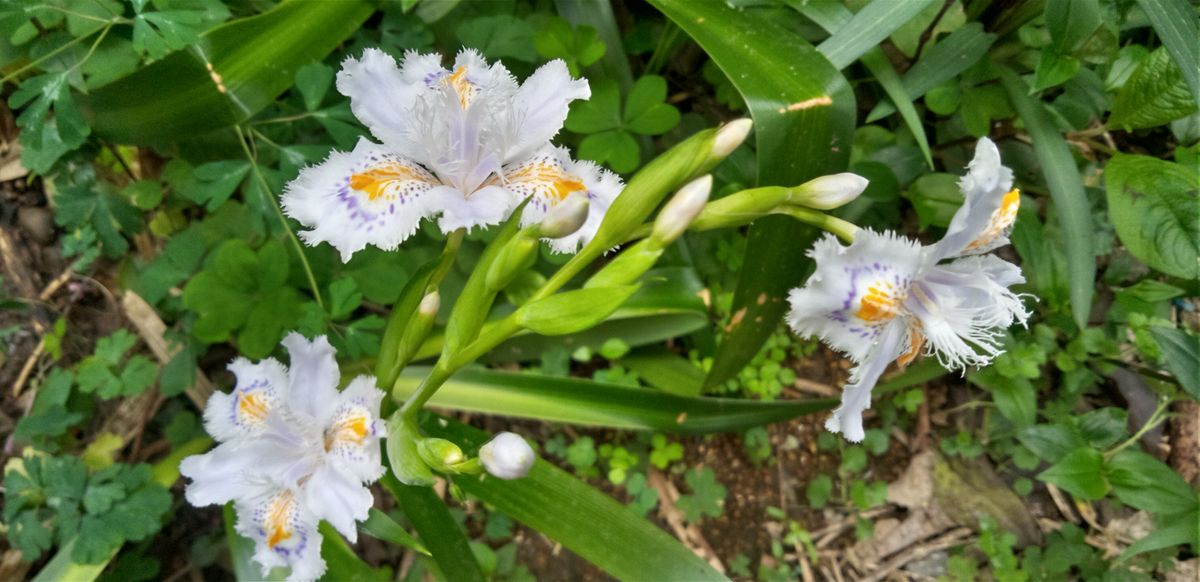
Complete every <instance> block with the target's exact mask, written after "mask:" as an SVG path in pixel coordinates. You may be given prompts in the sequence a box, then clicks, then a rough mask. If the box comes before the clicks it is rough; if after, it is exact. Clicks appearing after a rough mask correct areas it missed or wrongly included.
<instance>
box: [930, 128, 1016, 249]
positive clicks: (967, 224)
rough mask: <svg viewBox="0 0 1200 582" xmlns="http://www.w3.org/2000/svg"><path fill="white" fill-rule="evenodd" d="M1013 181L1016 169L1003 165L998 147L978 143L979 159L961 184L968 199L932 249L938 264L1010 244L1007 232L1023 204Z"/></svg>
mask: <svg viewBox="0 0 1200 582" xmlns="http://www.w3.org/2000/svg"><path fill="white" fill-rule="evenodd" d="M1012 180H1013V174H1012V170H1010V169H1008V168H1006V167H1004V166H1003V165H1002V164H1001V163H1000V150H998V149H997V148H996V144H994V143H992V141H991V140H989V139H987V138H986V137H985V138H982V139H980V140H979V142H978V143H977V144H975V158H974V159H972V160H971V162H970V163H969V164H968V165H967V174H966V175H965V176H963V177H962V179H961V180H959V183H958V184H959V188H961V189H962V193H963V197H964V198H965V200H964V201H963V205H962V207H960V208H959V209H958V212H956V213H955V214H954V218H952V219H951V220H950V226H949V227H947V228H946V236H944V237H942V240H940V241H938V242H937V244H935V245H933V247H932V251H931V252H932V255H933V259H934V261H935V262H936V261H938V260H941V259H945V258H950V257H957V256H961V255H964V254H974V253H980V252H985V251H987V250H990V249H992V248H996V247H997V246H1000V245H1001V244H1005V243H1007V233H1008V230H1009V229H1011V226H1012V223H1013V221H1014V220H1015V219H1016V212H1017V206H1019V204H1020V195H1019V194H1016V193H1015V191H1013V190H1012ZM1002 238H1003V242H1001V239H1002Z"/></svg>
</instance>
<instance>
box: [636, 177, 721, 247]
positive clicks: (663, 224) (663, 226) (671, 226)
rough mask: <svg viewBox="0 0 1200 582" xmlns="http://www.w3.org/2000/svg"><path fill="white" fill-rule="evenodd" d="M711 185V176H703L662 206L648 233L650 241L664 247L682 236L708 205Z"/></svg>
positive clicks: (689, 183) (688, 184)
mask: <svg viewBox="0 0 1200 582" xmlns="http://www.w3.org/2000/svg"><path fill="white" fill-rule="evenodd" d="M712 183H713V180H712V176H711V175H708V174H705V175H704V176H701V177H700V178H697V179H695V180H692V181H691V182H688V183H687V185H685V186H684V187H683V188H680V189H679V192H676V193H675V196H673V197H671V199H670V200H668V201H667V204H666V205H665V206H663V209H662V212H659V213H658V218H657V219H655V220H654V230H652V231H651V232H650V240H651V241H654V242H655V243H657V244H659V245H661V246H666V245H668V244H671V243H672V242H674V240H675V239H677V238H679V237H680V236H681V235H683V233H684V231H686V230H687V229H688V226H690V225H691V224H692V221H693V220H695V219H696V216H698V215H699V214H700V212H701V211H702V210H704V205H705V204H707V203H708V195H709V194H710V193H711V192H712Z"/></svg>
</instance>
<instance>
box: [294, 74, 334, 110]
mask: <svg viewBox="0 0 1200 582" xmlns="http://www.w3.org/2000/svg"><path fill="white" fill-rule="evenodd" d="M333 77H334V71H333V67H331V66H329V65H326V64H325V63H320V62H314V63H309V64H307V65H304V66H303V67H300V68H299V69H297V70H296V90H298V91H300V95H301V96H302V97H304V109H305V110H308V111H316V110H317V109H318V108H319V107H321V102H322V101H324V100H325V94H326V93H328V92H329V87H331V86H332V85H333Z"/></svg>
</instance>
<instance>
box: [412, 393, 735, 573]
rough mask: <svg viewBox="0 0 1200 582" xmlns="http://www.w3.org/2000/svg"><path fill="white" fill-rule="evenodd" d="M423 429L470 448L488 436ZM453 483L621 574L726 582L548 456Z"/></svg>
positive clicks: (434, 421)
mask: <svg viewBox="0 0 1200 582" xmlns="http://www.w3.org/2000/svg"><path fill="white" fill-rule="evenodd" d="M422 426H423V428H425V430H426V431H427V432H429V433H430V434H431V435H433V436H438V437H442V438H446V439H449V440H452V441H455V442H457V443H458V444H459V445H461V446H463V447H464V450H466V449H470V450H472V451H473V450H475V449H476V448H477V447H479V446H480V445H482V444H483V443H484V442H486V441H487V439H488V438H489V435H487V434H486V433H484V432H482V431H479V430H477V429H474V428H471V427H469V426H466V425H463V424H460V423H457V422H454V421H449V420H446V421H443V420H442V419H439V418H437V417H433V416H430V417H429V418H428V421H427V422H424V423H422ZM454 483H455V485H457V486H459V487H461V488H462V489H463V490H464V491H466V492H467V493H469V494H470V495H472V496H474V497H477V498H479V499H481V500H483V501H484V502H485V503H487V504H488V505H489V506H491V507H495V508H496V509H498V510H500V511H502V512H504V514H505V515H508V516H510V517H512V518H513V519H515V520H517V521H520V522H521V523H524V524H525V525H528V526H529V527H532V528H533V529H536V530H538V531H539V532H541V533H543V534H545V535H546V536H548V537H549V538H550V539H553V540H554V541H556V542H558V543H561V544H562V545H563V547H565V548H567V549H569V550H571V551H572V552H575V553H576V554H578V555H580V556H582V557H583V558H584V559H586V560H588V561H590V562H592V563H593V564H595V565H597V566H599V567H600V568H601V569H603V570H604V571H605V572H608V573H609V574H611V575H613V576H614V577H616V578H617V579H620V580H661V581H664V582H665V581H673V580H680V581H684V580H686V581H689V582H699V581H702V580H725V577H724V576H722V575H721V574H720V573H718V572H717V571H716V570H714V569H713V568H712V567H711V566H709V565H708V563H707V562H705V561H704V560H703V559H701V558H699V557H697V556H696V555H695V554H693V553H692V552H691V551H690V550H688V549H687V548H685V547H684V546H683V545H682V544H680V543H679V541H677V540H676V539H674V538H672V537H671V536H669V535H667V533H666V532H664V531H663V530H661V529H659V528H658V526H656V525H654V524H651V523H650V522H648V521H646V520H645V519H644V518H642V517H641V516H639V515H637V514H635V513H633V512H632V511H630V509H629V508H627V507H625V506H623V505H621V504H619V503H617V502H616V501H613V500H612V499H611V498H610V497H608V496H607V495H605V494H603V493H601V492H599V491H597V490H596V489H593V488H592V487H590V486H588V485H587V484H585V483H583V482H581V481H579V480H578V479H576V478H575V477H573V476H571V475H569V474H567V473H566V472H564V471H563V470H561V469H559V468H557V467H555V466H554V465H552V464H550V463H548V462H546V461H544V460H540V459H539V460H538V461H537V462H536V463H534V465H533V469H532V470H531V471H530V472H529V475H527V476H526V477H524V478H521V479H517V480H514V481H504V480H501V479H495V478H487V477H485V478H482V479H480V478H478V477H460V478H455V479H454ZM430 549H432V548H430ZM434 554H435V555H436V551H435V552H434Z"/></svg>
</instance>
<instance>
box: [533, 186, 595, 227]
mask: <svg viewBox="0 0 1200 582" xmlns="http://www.w3.org/2000/svg"><path fill="white" fill-rule="evenodd" d="M587 218H588V198H587V195H586V194H584V193H582V192H576V193H574V194H571V195H570V196H567V199H566V200H563V201H562V202H559V203H558V204H556V205H554V208H551V209H550V211H549V212H547V213H546V216H545V217H544V218H542V222H541V223H540V224H539V225H538V234H540V235H542V236H543V237H545V238H562V237H564V236H567V235H569V234H573V233H574V232H575V231H577V230H579V229H580V228H582V227H583V223H584V222H587Z"/></svg>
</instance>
